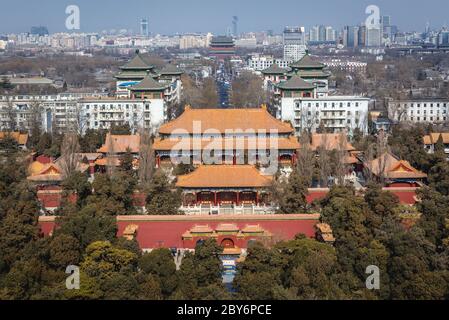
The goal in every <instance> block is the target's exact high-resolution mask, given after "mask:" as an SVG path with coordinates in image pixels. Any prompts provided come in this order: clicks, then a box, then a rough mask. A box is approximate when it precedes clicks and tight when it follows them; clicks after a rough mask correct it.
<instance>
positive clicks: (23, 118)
mask: <svg viewBox="0 0 449 320" xmlns="http://www.w3.org/2000/svg"><path fill="white" fill-rule="evenodd" d="M86 96H92V97H93V96H95V97H97V98H98V97H100V96H105V94H94V93H89V94H87V93H79V94H75V93H61V94H57V95H17V96H0V130H13V131H14V130H21V131H29V130H31V128H32V126H33V125H34V124H36V123H39V124H40V126H41V128H42V130H44V131H46V132H63V131H65V130H80V128H81V127H82V126H83V124H82V123H81V118H80V115H81V110H80V107H79V105H78V101H79V100H80V99H82V98H83V97H86Z"/></svg>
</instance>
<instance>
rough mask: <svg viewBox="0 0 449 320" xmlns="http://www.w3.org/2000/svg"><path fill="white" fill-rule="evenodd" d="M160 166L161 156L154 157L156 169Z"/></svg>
mask: <svg viewBox="0 0 449 320" xmlns="http://www.w3.org/2000/svg"><path fill="white" fill-rule="evenodd" d="M160 166H161V156H160V155H156V167H157V168H159V167H160Z"/></svg>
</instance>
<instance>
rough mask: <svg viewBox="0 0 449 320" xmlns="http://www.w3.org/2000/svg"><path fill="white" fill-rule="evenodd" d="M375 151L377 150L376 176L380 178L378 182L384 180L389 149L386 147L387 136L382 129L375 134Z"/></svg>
mask: <svg viewBox="0 0 449 320" xmlns="http://www.w3.org/2000/svg"><path fill="white" fill-rule="evenodd" d="M376 151H377V159H378V166H379V167H378V172H379V173H378V177H379V180H380V183H382V184H383V183H384V182H385V173H386V167H387V161H386V160H387V153H388V151H389V147H388V141H387V136H386V134H385V132H384V131H381V132H379V134H378V135H377V145H376Z"/></svg>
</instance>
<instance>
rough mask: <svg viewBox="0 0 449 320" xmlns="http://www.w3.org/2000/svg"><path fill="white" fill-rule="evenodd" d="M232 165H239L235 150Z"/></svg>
mask: <svg viewBox="0 0 449 320" xmlns="http://www.w3.org/2000/svg"><path fill="white" fill-rule="evenodd" d="M232 164H233V165H234V166H235V165H236V164H237V156H236V151H235V150H234V154H233V155H232Z"/></svg>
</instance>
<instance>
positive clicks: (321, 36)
mask: <svg viewBox="0 0 449 320" xmlns="http://www.w3.org/2000/svg"><path fill="white" fill-rule="evenodd" d="M318 41H326V27H325V26H323V25H321V26H318Z"/></svg>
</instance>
